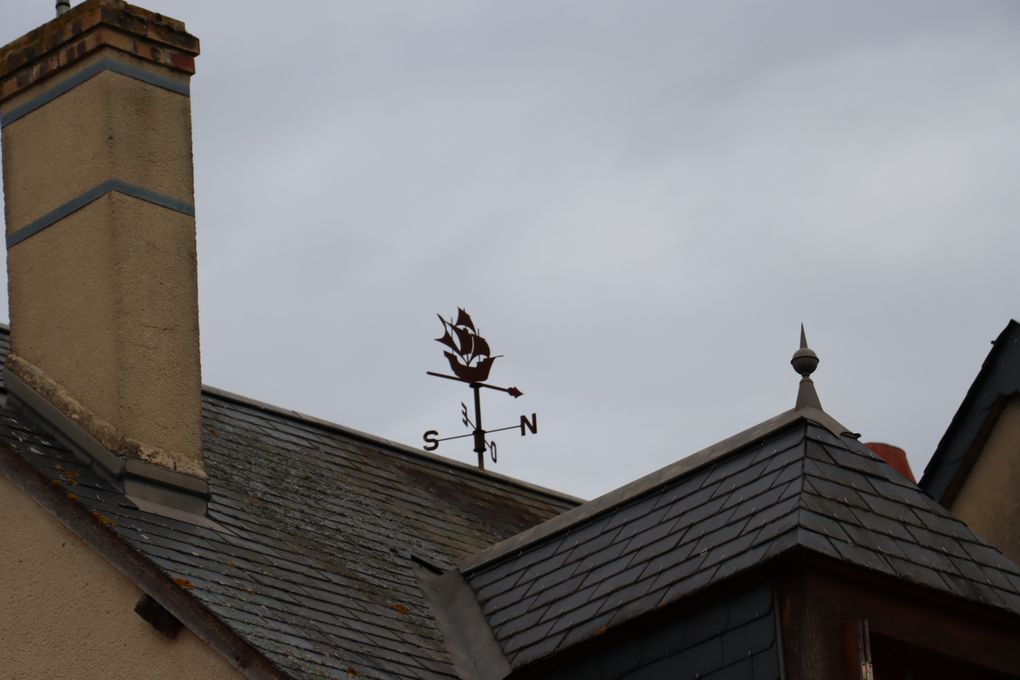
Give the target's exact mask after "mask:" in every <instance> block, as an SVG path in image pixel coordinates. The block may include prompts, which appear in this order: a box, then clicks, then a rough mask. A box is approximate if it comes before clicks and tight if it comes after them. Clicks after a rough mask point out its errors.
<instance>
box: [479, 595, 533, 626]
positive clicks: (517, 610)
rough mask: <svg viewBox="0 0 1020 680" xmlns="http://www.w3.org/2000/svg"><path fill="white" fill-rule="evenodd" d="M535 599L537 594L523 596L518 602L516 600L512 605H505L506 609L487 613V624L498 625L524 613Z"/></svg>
mask: <svg viewBox="0 0 1020 680" xmlns="http://www.w3.org/2000/svg"><path fill="white" fill-rule="evenodd" d="M537 599H538V595H532V596H530V597H525V598H524V599H522V600H521V601H520V602H516V603H514V604H513V605H511V606H509V607H507V608H506V609H501V610H500V611H498V612H496V613H494V614H491V615H488V620H489V625H490V626H493V627H495V626H500V625H503V624H504V623H506V622H507V621H511V620H513V619H516V618H517V617H519V616H523V615H524V614H525V613H527V612H528V611H530V610H531V609H532V607H534V606H535V600H537Z"/></svg>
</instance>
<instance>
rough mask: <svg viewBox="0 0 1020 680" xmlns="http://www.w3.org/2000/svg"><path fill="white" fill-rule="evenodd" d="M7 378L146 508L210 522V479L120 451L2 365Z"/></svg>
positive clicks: (19, 400)
mask: <svg viewBox="0 0 1020 680" xmlns="http://www.w3.org/2000/svg"><path fill="white" fill-rule="evenodd" d="M3 380H4V385H5V387H6V389H7V392H8V396H9V398H10V399H11V401H12V402H14V403H15V404H17V405H20V406H21V407H22V408H25V409H27V410H28V411H30V412H31V413H32V414H33V415H34V416H35V419H36V420H37V421H39V422H41V423H42V424H43V426H44V427H46V428H47V429H49V430H51V431H52V432H53V433H54V434H56V435H58V436H59V437H60V438H61V439H62V440H64V441H65V442H67V443H68V444H69V445H70V447H71V450H72V452H73V453H74V454H75V455H76V456H77V457H78V458H79V459H81V460H82V462H85V463H88V464H89V465H91V466H93V467H94V468H96V469H97V470H99V471H101V472H102V473H103V474H104V475H105V476H106V477H107V478H108V479H110V480H111V481H114V482H115V483H116V484H117V485H118V486H120V487H121V488H122V489H123V492H124V493H125V495H127V496H128V497H129V498H131V499H132V500H133V501H136V504H137V501H141V502H142V503H144V504H145V505H146V506H147V507H146V508H144V509H145V510H146V511H148V512H152V513H153V514H157V515H164V516H168V517H173V518H175V519H180V520H182V521H186V522H190V523H192V524H201V525H206V526H208V525H209V524H210V522H209V520H208V519H207V518H206V517H205V514H206V511H207V501H208V498H209V484H208V482H207V481H206V480H203V479H198V478H196V477H192V476H191V475H186V474H183V473H180V472H174V471H173V470H168V469H166V468H163V467H160V466H158V465H153V464H152V463H147V462H145V461H142V460H132V459H129V458H127V457H126V456H121V455H116V454H114V453H112V452H110V451H109V450H107V449H106V448H105V447H104V446H103V445H102V444H100V443H99V442H98V441H97V440H96V439H95V438H93V437H92V436H91V435H90V434H89V433H88V432H86V431H85V430H84V429H83V428H82V427H81V426H80V425H78V424H77V423H76V422H74V420H72V419H71V418H69V417H68V416H66V415H65V414H64V413H63V412H61V411H60V410H59V409H58V408H56V407H55V406H53V405H52V404H50V403H49V401H47V400H46V399H45V398H44V397H42V396H41V395H39V394H38V393H37V392H36V391H35V390H33V389H32V388H31V387H29V386H28V385H27V384H26V383H25V382H24V381H23V380H21V378H19V377H18V376H17V374H15V373H14V372H12V371H11V370H10V369H8V368H4V371H3ZM168 513H169V514H168ZM213 524H214V523H213Z"/></svg>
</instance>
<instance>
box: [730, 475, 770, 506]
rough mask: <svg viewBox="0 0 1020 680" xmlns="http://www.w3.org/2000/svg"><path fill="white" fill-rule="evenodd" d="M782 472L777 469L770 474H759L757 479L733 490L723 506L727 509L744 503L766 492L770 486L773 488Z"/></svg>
mask: <svg viewBox="0 0 1020 680" xmlns="http://www.w3.org/2000/svg"><path fill="white" fill-rule="evenodd" d="M780 472H781V471H780V470H777V471H775V472H772V473H769V474H765V475H758V476H756V477H755V479H753V480H750V481H749V482H748V483H746V484H744V485H743V486H740V487H737V488H736V489H734V490H733V493H731V494H730V496H729V499H728V500H727V501H726V503H724V504H723V508H724V509H725V508H727V507H730V506H732V505H736V504H738V503H742V502H744V501H745V500H750V499H753V498H756V497H758V496H759V495H760V494H763V493H765V492H766V491H768V490H769V489H770V488H772V485H773V484H774V483H775V481H776V479H778V478H779V474H780Z"/></svg>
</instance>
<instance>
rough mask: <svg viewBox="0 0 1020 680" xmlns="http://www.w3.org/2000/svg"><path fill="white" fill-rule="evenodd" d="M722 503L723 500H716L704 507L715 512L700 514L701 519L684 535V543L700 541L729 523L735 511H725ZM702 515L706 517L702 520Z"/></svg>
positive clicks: (690, 526) (691, 525)
mask: <svg viewBox="0 0 1020 680" xmlns="http://www.w3.org/2000/svg"><path fill="white" fill-rule="evenodd" d="M720 501H721V499H715V500H712V501H709V503H707V504H706V505H704V506H702V507H703V508H705V509H706V510H714V512H710V513H709V512H706V513H699V514H698V518H700V519H698V520H697V521H696V522H694V523H693V524H690V525H689V528H688V529H687V533H686V534H685V535H684V541H697V540H700V539H701V538H702V537H703V536H705V535H707V534H711V533H712V532H714V531H718V530H719V529H722V528H724V527H725V526H726V525H727V524H728V523H729V521H730V517H731V516H732V515H733V511H732V510H723V509H722V508H721V505H722V503H721V502H720ZM702 515H705V516H704V517H703V518H702ZM684 519H688V518H684ZM691 519H694V518H691Z"/></svg>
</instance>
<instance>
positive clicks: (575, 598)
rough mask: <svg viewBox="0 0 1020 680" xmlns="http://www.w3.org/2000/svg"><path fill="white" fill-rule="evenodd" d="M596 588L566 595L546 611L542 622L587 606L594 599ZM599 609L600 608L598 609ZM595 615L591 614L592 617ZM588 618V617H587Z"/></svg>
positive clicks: (591, 587) (588, 588)
mask: <svg viewBox="0 0 1020 680" xmlns="http://www.w3.org/2000/svg"><path fill="white" fill-rule="evenodd" d="M596 588H597V586H589V587H587V588H583V589H579V590H575V591H574V592H571V593H567V594H566V595H564V596H563V597H562V598H561V599H559V600H555V601H554V602H553V603H552V604H551V605H550V606H549V609H547V610H546V613H545V616H544V617H543V618H542V620H543V621H546V620H550V619H558V618H560V617H561V616H563V615H564V614H566V613H568V612H572V611H573V610H575V609H579V608H580V607H582V606H584V605H586V604H589V603H590V602H591V601H592V600H593V599H594V597H595V589H596ZM600 609H601V607H600ZM595 613H597V610H596V611H593V612H592V615H594V614H595ZM589 618H590V617H589Z"/></svg>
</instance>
